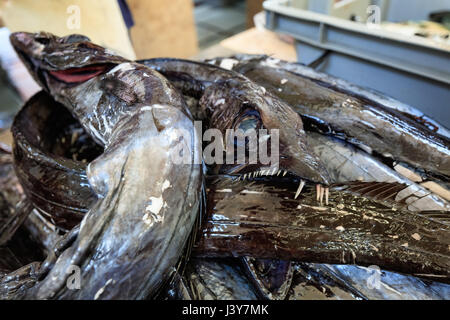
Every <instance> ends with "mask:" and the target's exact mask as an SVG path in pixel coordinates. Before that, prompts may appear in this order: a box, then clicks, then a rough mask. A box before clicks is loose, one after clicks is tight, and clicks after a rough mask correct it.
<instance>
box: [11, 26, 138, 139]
mask: <svg viewBox="0 0 450 320" xmlns="http://www.w3.org/2000/svg"><path fill="white" fill-rule="evenodd" d="M10 40H11V43H12V45H13V47H14V49H15V50H16V51H17V53H18V55H19V57H20V58H21V60H22V61H23V62H24V63H25V65H26V66H27V68H28V70H29V72H30V74H31V75H32V76H33V77H34V79H35V80H36V81H37V82H38V83H39V84H40V85H41V86H42V88H43V89H44V90H45V91H47V92H48V93H49V94H50V95H51V96H52V97H53V98H54V99H55V100H56V101H58V102H60V103H61V104H63V105H64V106H65V107H66V108H67V109H69V111H70V112H71V113H72V114H74V116H75V117H76V118H78V120H79V121H80V123H81V124H82V125H83V127H84V128H85V129H86V130H87V131H88V133H89V134H90V135H91V136H92V137H93V138H94V139H95V140H96V142H97V143H99V144H101V145H105V143H106V140H107V138H106V137H105V135H106V134H107V133H108V132H107V131H108V129H110V128H111V127H112V126H113V122H114V117H117V114H119V113H120V111H122V110H124V109H126V108H127V107H129V106H131V105H133V104H135V103H136V102H137V100H138V99H137V98H136V94H135V91H136V87H137V84H136V82H137V81H138V80H136V81H134V82H133V81H130V80H129V79H128V78H129V73H131V72H132V71H133V70H134V68H135V67H136V66H135V65H134V64H133V65H132V63H131V62H130V61H128V60H127V59H124V58H122V57H120V56H117V55H115V54H114V53H113V52H111V51H110V50H108V49H106V48H103V47H101V46H98V45H96V44H93V43H92V42H90V40H89V38H87V37H85V36H83V35H77V34H73V35H69V36H66V37H57V36H55V35H52V34H50V33H46V32H40V33H27V32H16V33H13V34H12V35H11V37H10ZM119 69H120V70H119ZM116 71H128V74H126V72H116ZM141 73H142V72H141ZM140 75H142V74H140ZM140 75H135V78H139V76H140ZM127 77H128V78H127ZM140 79H142V77H141V78H140ZM141 83H142V81H141ZM142 87H143V86H140V87H139V88H140V89H142ZM141 91H143V89H142V90H141ZM108 110H109V111H108ZM102 117H103V119H102ZM102 122H103V123H102Z"/></svg>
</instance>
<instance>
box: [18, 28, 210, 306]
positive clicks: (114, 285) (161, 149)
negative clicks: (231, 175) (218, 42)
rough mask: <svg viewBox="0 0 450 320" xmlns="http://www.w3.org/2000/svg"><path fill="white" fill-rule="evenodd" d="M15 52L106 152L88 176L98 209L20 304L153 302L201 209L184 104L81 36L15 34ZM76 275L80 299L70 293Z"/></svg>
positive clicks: (156, 78) (156, 79)
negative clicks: (37, 300) (70, 280)
mask: <svg viewBox="0 0 450 320" xmlns="http://www.w3.org/2000/svg"><path fill="white" fill-rule="evenodd" d="M11 42H12V44H13V46H14V48H15V49H16V51H17V53H18V54H19V56H20V57H21V59H22V60H23V61H24V62H25V64H26V65H27V67H28V69H29V71H30V73H31V74H32V75H33V76H34V78H35V79H36V80H37V81H38V82H39V83H40V85H41V86H42V87H43V88H44V89H45V90H46V91H47V92H48V93H50V95H52V96H53V97H54V98H55V100H57V101H58V102H60V103H61V104H63V105H64V106H65V107H66V108H67V109H68V110H70V112H71V113H72V114H73V115H74V116H75V118H77V119H78V120H79V121H80V123H81V125H82V126H83V127H84V129H85V130H86V131H87V132H88V133H89V134H90V135H91V136H92V137H93V138H94V139H95V140H96V141H97V142H98V143H99V144H100V145H102V146H104V153H103V154H102V155H101V156H100V157H98V158H97V159H96V160H94V161H93V162H91V163H90V164H89V166H88V169H87V176H88V179H89V183H90V184H91V187H92V188H93V190H94V191H95V192H96V193H97V195H98V197H99V200H98V201H97V202H96V203H95V204H94V205H93V207H92V208H91V209H90V210H89V211H88V213H87V214H86V216H85V217H84V218H83V220H82V222H81V225H80V228H79V232H78V235H77V232H73V235H71V236H69V237H68V239H67V240H66V242H67V249H65V250H63V251H62V252H61V254H60V256H59V258H58V259H57V261H56V262H55V263H54V265H53V267H51V268H49V269H50V271H49V273H48V274H47V275H45V274H43V275H41V278H43V279H39V281H38V282H37V283H36V284H35V285H34V287H32V288H30V289H28V290H26V291H25V293H24V295H23V296H24V297H25V298H58V299H61V298H63V299H64V298H65V299H71V298H76V299H143V298H146V297H149V296H151V295H153V294H154V293H155V291H156V290H157V289H158V288H159V287H160V286H161V285H162V284H163V283H164V281H165V280H167V279H168V277H169V276H170V275H171V274H173V272H174V271H175V268H176V266H177V263H178V261H179V260H180V257H181V256H182V254H183V250H184V248H185V247H186V243H187V241H188V237H189V235H190V234H191V231H192V229H193V225H194V222H195V219H196V217H197V214H198V209H199V205H200V198H201V187H202V166H201V143H200V141H199V140H198V138H199V135H197V134H196V131H195V127H194V123H193V120H192V118H191V116H190V114H189V112H188V110H187V108H186V105H185V103H184V100H183V99H182V97H181V96H180V95H179V94H178V92H177V91H176V89H175V88H173V87H172V85H171V84H170V83H169V82H168V81H167V80H166V79H165V78H164V77H163V76H161V75H160V74H159V73H157V72H155V71H153V70H151V69H150V68H147V67H145V66H143V65H141V64H137V63H133V62H130V61H127V60H125V59H123V58H121V57H119V56H116V55H114V54H113V53H112V52H110V51H109V50H107V49H104V48H102V47H100V46H97V45H94V44H92V43H91V42H90V41H89V39H87V38H85V37H83V36H79V35H71V36H67V37H64V38H59V37H56V36H53V35H51V34H48V33H38V34H30V33H14V34H12V36H11ZM180 157H181V158H180ZM75 231H76V230H75ZM71 238H72V239H71ZM77 268H78V269H77ZM73 270H79V271H80V272H79V276H80V278H79V279H78V280H79V288H78V289H77V290H71V289H70V288H69V287H68V286H67V285H66V284H67V283H66V281H67V278H68V276H70V273H69V272H73Z"/></svg>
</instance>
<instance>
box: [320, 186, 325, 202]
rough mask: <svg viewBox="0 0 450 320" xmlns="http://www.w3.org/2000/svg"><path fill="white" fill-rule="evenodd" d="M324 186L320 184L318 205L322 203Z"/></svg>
mask: <svg viewBox="0 0 450 320" xmlns="http://www.w3.org/2000/svg"><path fill="white" fill-rule="evenodd" d="M324 191H325V188H324V187H322V186H320V205H322V203H323V194H324Z"/></svg>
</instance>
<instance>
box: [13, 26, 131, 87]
mask: <svg viewBox="0 0 450 320" xmlns="http://www.w3.org/2000/svg"><path fill="white" fill-rule="evenodd" d="M10 40H11V44H12V46H13V47H14V49H15V50H16V52H17V54H18V55H19V57H20V58H21V60H22V61H23V62H24V64H25V65H26V67H27V68H28V70H29V72H30V73H31V75H32V76H33V77H34V79H35V80H36V81H37V82H38V83H39V84H40V85H41V86H42V87H43V88H44V89H46V90H47V91H50V93H51V91H55V90H60V89H63V88H65V87H67V86H75V85H77V84H79V83H83V82H85V81H87V80H89V79H92V78H93V77H95V76H98V75H99V74H102V73H104V72H106V71H107V70H108V69H110V68H111V67H113V66H115V65H117V64H120V63H122V62H124V61H127V60H126V59H124V58H122V57H120V56H117V55H115V54H114V53H113V52H111V51H110V50H108V49H105V48H103V47H101V46H98V45H96V44H93V43H92V42H91V41H90V40H89V38H88V37H86V36H83V35H79V34H72V35H68V36H65V37H58V36H55V35H53V34H51V33H48V32H39V33H28V32H15V33H13V34H11V36H10Z"/></svg>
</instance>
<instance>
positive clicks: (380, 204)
mask: <svg viewBox="0 0 450 320" xmlns="http://www.w3.org/2000/svg"><path fill="white" fill-rule="evenodd" d="M277 179H283V178H277V177H276V178H271V179H267V180H266V181H259V182H248V181H239V182H237V183H236V182H233V181H232V180H231V179H229V178H227V177H226V176H225V177H223V176H217V177H211V179H210V180H209V183H208V214H207V219H206V223H205V224H204V227H203V230H202V236H201V237H200V240H199V241H198V243H197V244H196V246H195V248H194V250H193V253H194V255H196V256H197V257H203V258H208V257H209V258H212V257H215V258H225V257H239V256H251V257H255V258H258V259H281V260H286V261H291V260H292V261H301V262H316V263H331V264H357V265H361V266H370V265H377V266H379V267H380V268H381V269H384V270H391V271H396V272H402V273H407V274H410V275H414V276H418V277H426V278H431V279H433V280H436V281H440V282H446V283H449V282H450V272H449V270H450V269H449V268H450V254H449V245H450V223H449V215H448V213H447V212H444V211H427V212H425V211H423V212H410V211H408V210H407V209H406V208H407V206H408V199H403V200H402V201H401V202H397V201H396V200H395V199H396V197H397V195H398V194H399V193H400V192H402V190H404V189H405V187H406V186H405V185H401V184H399V183H377V182H373V183H364V182H360V183H356V182H355V183H348V184H346V185H342V186H333V187H332V188H331V190H332V191H335V192H332V195H331V196H330V203H329V205H328V206H326V207H323V206H317V204H316V202H315V199H314V198H313V196H312V193H311V190H310V188H309V187H306V190H305V191H304V192H303V193H302V194H301V195H300V196H299V197H298V198H297V199H293V196H292V195H293V194H294V193H295V186H296V184H295V183H289V181H284V182H283V183H281V182H280V181H277ZM281 186H282V187H281ZM285 274H286V275H287V273H285Z"/></svg>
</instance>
